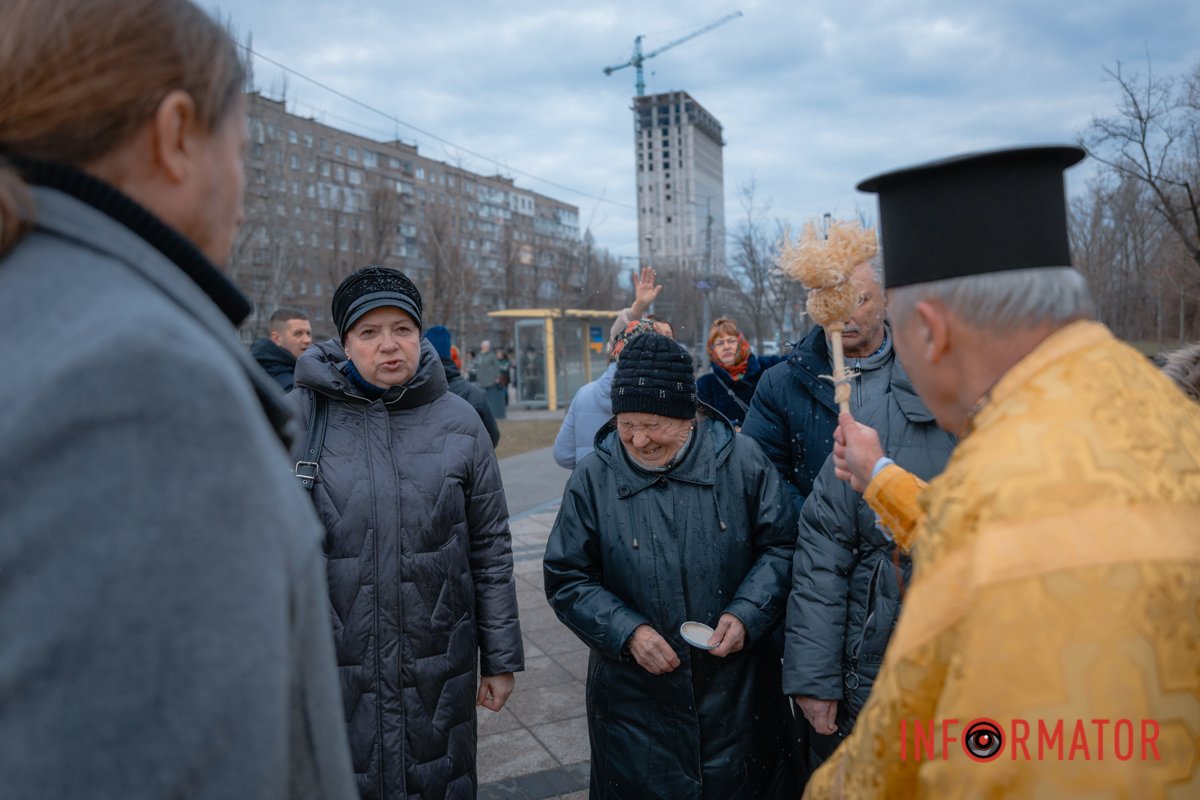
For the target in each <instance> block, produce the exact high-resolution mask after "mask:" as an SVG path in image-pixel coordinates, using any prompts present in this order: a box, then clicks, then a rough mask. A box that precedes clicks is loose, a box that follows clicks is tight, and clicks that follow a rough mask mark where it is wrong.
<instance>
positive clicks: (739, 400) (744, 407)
mask: <svg viewBox="0 0 1200 800" xmlns="http://www.w3.org/2000/svg"><path fill="white" fill-rule="evenodd" d="M717 382H718V383H720V384H721V385H722V386H724V387H725V391H727V392H729V396H730V397H732V398H733V402H735V403H737V404H738V407H739V408H741V409H742V413H743V414H749V413H750V406H748V405H746V404H745V403H743V402H742V398H740V397H738V396H737V393H736V392H734V391H733V389H732V388H731V387H730V386H729V384H728V383H726V382H725V381H723V380H721V379H720V378H717Z"/></svg>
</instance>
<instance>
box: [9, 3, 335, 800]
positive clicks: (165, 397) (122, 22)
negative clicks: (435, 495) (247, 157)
mask: <svg viewBox="0 0 1200 800" xmlns="http://www.w3.org/2000/svg"><path fill="white" fill-rule="evenodd" d="M0 74H3V75H4V79H3V80H2V81H0V357H2V358H3V360H4V362H5V363H6V364H8V365H9V369H10V374H9V376H8V377H7V378H6V379H5V380H3V381H0V408H2V409H3V411H2V412H0V476H2V477H0V781H2V783H0V795H3V796H4V797H12V798H67V797H86V798H114V799H117V798H120V799H121V800H124V799H126V798H143V797H145V798H149V797H187V798H231V797H239V798H242V797H244V798H250V797H253V798H349V797H353V796H354V783H353V778H352V774H351V771H350V759H349V751H348V747H347V745H346V741H345V736H344V734H343V733H342V731H341V729H340V728H341V726H340V722H341V708H340V707H339V703H338V689H337V682H336V680H337V678H336V673H335V664H334V654H333V641H332V636H331V633H330V627H329V618H328V615H327V612H326V605H327V601H326V600H325V594H326V588H325V575H324V569H323V563H322V557H321V551H320V541H321V529H320V526H319V525H318V523H317V520H316V517H315V516H314V514H313V511H312V508H311V505H310V504H309V503H308V502H307V498H306V497H305V496H304V493H303V491H302V490H301V488H300V486H299V484H298V481H297V480H296V479H295V478H294V477H292V476H291V475H290V474H289V472H288V468H289V466H290V464H291V461H290V460H289V456H288V448H289V446H290V445H291V443H292V441H293V438H292V435H293V433H294V431H295V426H294V424H293V423H292V420H291V417H290V415H289V411H288V408H287V407H286V405H285V402H284V399H283V396H282V394H281V393H280V391H279V388H278V386H276V385H275V384H274V382H273V381H272V380H271V379H270V378H269V377H268V376H267V375H266V374H264V373H263V371H262V370H261V369H259V368H258V366H257V365H256V364H255V363H254V361H253V360H252V359H251V358H250V356H249V354H248V353H247V352H246V351H245V349H244V348H243V346H242V344H241V342H240V341H239V340H238V336H237V331H236V326H237V325H238V324H240V323H241V322H242V320H244V319H245V317H246V315H247V314H248V312H249V311H250V304H249V302H247V300H246V299H245V297H243V296H242V294H241V293H240V292H238V290H237V289H236V288H234V286H233V285H232V284H231V283H230V282H229V280H228V279H227V278H226V277H225V276H224V275H222V274H221V272H220V271H219V267H222V266H224V265H225V264H226V262H227V261H228V259H229V256H230V252H231V248H232V245H233V239H234V235H235V233H236V231H237V228H238V225H239V223H240V221H241V216H242V189H243V186H244V180H243V176H242V153H243V151H244V148H245V146H246V117H245V100H244V99H243V97H242V85H243V82H244V80H245V71H244V68H243V65H242V64H241V62H240V61H239V58H238V53H237V49H236V47H235V45H234V43H233V42H232V41H231V40H230V38H229V36H228V34H227V33H226V31H224V30H223V29H222V28H221V27H220V26H219V25H217V24H216V23H215V22H214V21H213V20H211V19H209V17H208V16H207V15H206V14H205V13H204V12H203V11H201V10H200V9H198V8H197V7H196V6H194V5H192V4H191V3H189V2H187V1H186V0H11V2H5V3H2V4H0Z"/></svg>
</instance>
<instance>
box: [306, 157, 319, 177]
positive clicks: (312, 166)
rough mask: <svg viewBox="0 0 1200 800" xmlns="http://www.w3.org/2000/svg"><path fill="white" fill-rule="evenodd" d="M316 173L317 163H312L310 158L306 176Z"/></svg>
mask: <svg viewBox="0 0 1200 800" xmlns="http://www.w3.org/2000/svg"><path fill="white" fill-rule="evenodd" d="M316 171H317V162H316V161H313V160H312V159H311V158H310V159H309V160H308V174H309V175H312V174H314V173H316Z"/></svg>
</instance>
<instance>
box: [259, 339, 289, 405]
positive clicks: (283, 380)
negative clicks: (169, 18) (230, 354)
mask: <svg viewBox="0 0 1200 800" xmlns="http://www.w3.org/2000/svg"><path fill="white" fill-rule="evenodd" d="M250 356H251V357H252V358H253V359H254V360H255V361H257V362H258V365H259V366H260V367H262V368H263V370H264V371H265V372H266V373H267V374H268V375H270V376H271V377H272V378H274V379H275V382H276V383H278V384H279V385H280V386H281V387H282V388H283V390H284V391H285V392H290V391H291V390H292V386H293V380H294V376H295V374H296V358H295V356H293V355H292V354H291V353H289V352H288V351H287V350H284V349H283V348H282V347H280V346H279V345H277V344H275V343H274V342H272V341H271V340H270V339H267V338H265V337H260V338H258V339H255V340H254V343H253V344H251V345H250Z"/></svg>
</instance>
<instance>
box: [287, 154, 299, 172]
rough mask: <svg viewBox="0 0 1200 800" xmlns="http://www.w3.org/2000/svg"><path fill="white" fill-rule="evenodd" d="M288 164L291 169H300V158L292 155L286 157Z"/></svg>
mask: <svg viewBox="0 0 1200 800" xmlns="http://www.w3.org/2000/svg"><path fill="white" fill-rule="evenodd" d="M288 164H289V165H290V166H291V168H292V169H300V156H298V155H296V154H295V153H292V154H291V155H290V156H288Z"/></svg>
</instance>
